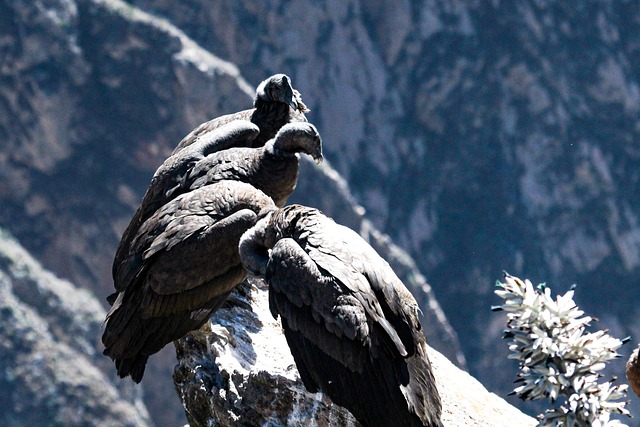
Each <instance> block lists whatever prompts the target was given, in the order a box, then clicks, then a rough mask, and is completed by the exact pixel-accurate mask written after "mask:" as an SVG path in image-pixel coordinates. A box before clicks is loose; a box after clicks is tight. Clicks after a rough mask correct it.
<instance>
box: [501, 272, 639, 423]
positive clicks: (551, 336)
mask: <svg viewBox="0 0 640 427" xmlns="http://www.w3.org/2000/svg"><path fill="white" fill-rule="evenodd" d="M497 286H498V288H499V289H497V290H496V291H495V293H496V295H498V296H499V297H500V298H502V299H503V300H504V301H503V304H502V305H500V306H498V307H494V310H496V311H497V310H502V311H506V312H507V329H506V330H505V335H504V338H505V339H510V340H511V342H510V344H509V350H511V352H512V354H511V355H510V356H509V358H510V359H516V360H518V362H519V365H520V372H519V373H518V381H517V382H518V383H520V385H519V386H518V387H516V388H515V389H514V393H515V394H517V395H518V396H520V397H521V398H522V399H542V398H549V399H551V402H553V403H556V404H557V406H555V407H554V408H552V409H548V410H547V411H545V413H544V414H541V415H539V416H538V419H539V424H538V426H540V427H543V426H544V427H555V426H558V427H559V426H563V427H583V426H584V427H586V426H599V427H612V426H624V424H622V423H621V422H620V421H618V420H611V419H610V416H611V414H612V413H615V414H625V415H629V411H628V410H627V409H626V408H625V405H626V403H627V402H625V401H619V400H620V399H622V398H624V397H626V389H627V385H625V384H621V385H613V384H612V383H611V382H609V381H607V382H603V383H598V380H599V379H600V378H601V377H602V375H600V374H599V373H598V372H599V371H601V370H602V369H603V368H604V367H605V365H606V362H608V361H609V360H612V359H615V358H618V357H619V356H620V355H619V354H618V353H617V349H618V348H620V346H621V345H622V344H623V341H621V340H619V339H617V338H613V337H611V336H610V335H609V334H608V333H607V332H605V331H597V332H587V331H586V327H587V326H589V325H590V323H591V322H592V320H593V319H592V318H591V317H589V316H583V314H584V312H583V311H582V310H580V309H579V308H578V307H577V306H576V304H575V302H574V301H573V290H570V291H568V292H567V293H566V294H564V295H562V296H558V297H556V299H555V300H554V299H553V298H552V297H551V290H550V289H549V288H547V287H546V286H544V285H541V286H539V287H538V288H534V287H533V285H532V284H531V282H530V281H529V280H525V281H522V280H520V279H518V278H517V277H514V276H510V275H508V274H507V275H505V280H504V283H500V282H498V284H497Z"/></svg>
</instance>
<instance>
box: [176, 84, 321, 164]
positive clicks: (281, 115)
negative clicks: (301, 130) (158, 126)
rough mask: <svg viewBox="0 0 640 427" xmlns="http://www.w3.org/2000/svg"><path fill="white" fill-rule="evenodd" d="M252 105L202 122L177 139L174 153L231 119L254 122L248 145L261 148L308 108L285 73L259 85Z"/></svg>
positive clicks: (301, 117) (301, 120) (297, 119)
mask: <svg viewBox="0 0 640 427" xmlns="http://www.w3.org/2000/svg"><path fill="white" fill-rule="evenodd" d="M253 106H254V108H252V109H249V110H243V111H240V112H237V113H233V114H227V115H224V116H220V117H217V118H215V119H212V120H209V121H208V122H205V123H202V124H201V125H199V126H198V127H196V128H195V129H194V130H192V131H191V132H190V133H189V134H188V135H187V136H185V137H184V138H183V139H182V141H180V143H179V144H178V145H177V146H176V148H175V149H174V151H173V154H176V153H177V152H178V151H180V150H182V149H183V148H185V147H188V146H189V145H191V144H193V143H194V142H195V141H196V140H197V139H198V138H202V137H203V136H204V135H206V134H207V133H208V132H211V131H213V130H215V129H217V128H218V127H220V126H222V125H224V124H226V123H230V122H232V121H234V120H248V121H250V122H252V123H254V124H255V125H257V126H258V128H259V129H260V135H258V137H257V138H256V139H254V140H253V141H252V143H251V144H250V145H248V146H250V147H261V146H262V145H264V144H265V143H266V142H267V141H268V140H270V139H271V138H273V137H274V136H275V135H276V133H277V132H278V131H279V130H280V128H281V127H282V126H284V125H285V124H287V123H291V122H306V121H307V119H306V117H305V115H304V113H306V112H308V111H309V110H308V109H307V106H306V105H304V103H303V102H302V97H301V96H300V92H298V91H297V90H295V89H293V87H292V86H291V79H290V78H289V77H288V76H286V75H284V74H275V75H273V76H271V77H269V78H267V79H266V80H264V81H262V82H261V83H260V84H259V85H258V88H257V89H256V97H255V98H254V101H253ZM238 146H240V145H238Z"/></svg>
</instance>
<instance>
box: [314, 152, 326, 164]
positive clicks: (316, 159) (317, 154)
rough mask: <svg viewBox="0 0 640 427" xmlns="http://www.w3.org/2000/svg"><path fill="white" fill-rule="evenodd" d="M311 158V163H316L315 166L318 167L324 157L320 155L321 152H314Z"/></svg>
mask: <svg viewBox="0 0 640 427" xmlns="http://www.w3.org/2000/svg"><path fill="white" fill-rule="evenodd" d="M311 157H313V161H314V162H316V165H319V164H320V163H322V161H323V160H324V156H323V155H322V151H318V152H315V153H313V154H312V155H311Z"/></svg>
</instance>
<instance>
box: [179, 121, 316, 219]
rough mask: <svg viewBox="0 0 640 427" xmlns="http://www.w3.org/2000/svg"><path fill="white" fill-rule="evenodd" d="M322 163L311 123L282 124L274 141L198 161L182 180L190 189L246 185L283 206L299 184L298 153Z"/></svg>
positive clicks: (228, 151)
mask: <svg viewBox="0 0 640 427" xmlns="http://www.w3.org/2000/svg"><path fill="white" fill-rule="evenodd" d="M299 153H301V154H307V155H309V156H311V157H312V158H313V159H314V160H315V162H316V163H318V164H319V163H321V162H322V160H323V157H322V139H321V138H320V134H319V133H318V130H317V129H316V128H315V126H313V125H312V124H311V123H306V122H304V123H289V124H286V125H284V126H283V127H282V128H281V129H280V130H279V131H278V133H277V134H276V136H275V138H273V139H270V140H269V141H267V143H266V144H265V145H264V146H262V147H258V148H246V147H236V148H229V149H227V150H223V151H218V152H215V153H213V154H210V155H209V156H207V157H206V158H204V159H202V160H201V161H199V162H197V163H196V164H195V165H194V166H193V167H192V169H191V170H190V172H189V174H188V176H187V177H186V179H185V182H186V183H187V185H189V189H190V190H193V189H195V188H198V187H201V186H202V185H206V184H209V183H212V182H216V181H220V180H223V179H233V180H237V181H242V182H247V183H249V184H251V185H253V186H254V187H256V188H257V189H259V190H261V191H263V192H264V193H265V194H267V195H268V196H270V197H271V198H273V200H274V202H275V204H276V205H278V206H282V205H284V203H285V202H286V200H287V198H288V197H289V196H290V195H291V193H293V190H294V189H295V186H296V183H297V181H298V171H299V158H298V154H299Z"/></svg>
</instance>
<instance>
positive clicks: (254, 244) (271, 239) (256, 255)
mask: <svg viewBox="0 0 640 427" xmlns="http://www.w3.org/2000/svg"><path fill="white" fill-rule="evenodd" d="M272 212H273V210H272V209H263V210H262V211H261V212H260V213H259V214H258V217H259V218H260V219H259V220H258V221H257V222H256V224H255V225H254V226H253V227H251V228H250V229H248V230H247V231H246V232H245V233H244V234H243V235H242V237H240V243H239V244H238V252H239V253H240V260H241V262H242V266H243V267H244V268H245V269H246V270H247V271H248V272H249V273H251V274H252V275H253V276H256V277H264V276H265V274H266V270H267V264H268V262H269V249H271V248H272V247H273V245H274V244H275V235H274V233H273V230H272V229H271V227H270V221H271V215H272Z"/></svg>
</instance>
